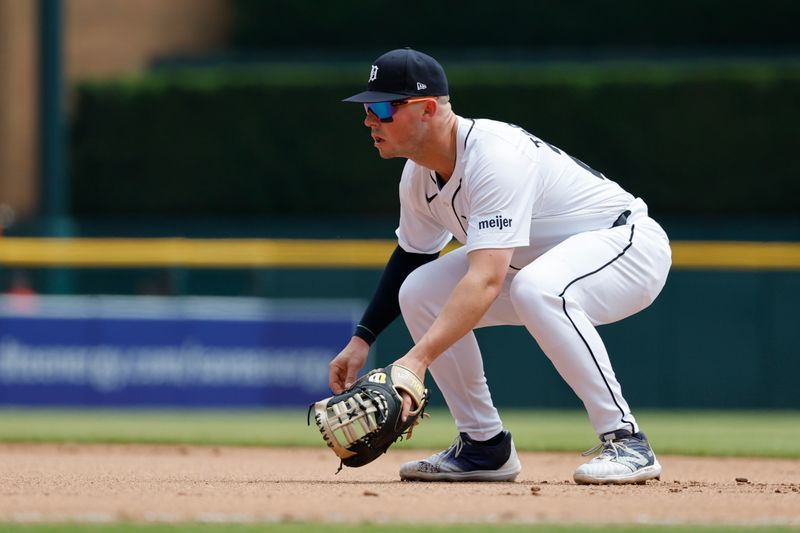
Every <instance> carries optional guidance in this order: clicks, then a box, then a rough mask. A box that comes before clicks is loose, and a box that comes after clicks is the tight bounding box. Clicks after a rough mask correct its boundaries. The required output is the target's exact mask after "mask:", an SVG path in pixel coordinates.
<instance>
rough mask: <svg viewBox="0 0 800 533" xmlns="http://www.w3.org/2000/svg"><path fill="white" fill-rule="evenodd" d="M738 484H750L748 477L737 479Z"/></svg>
mask: <svg viewBox="0 0 800 533" xmlns="http://www.w3.org/2000/svg"><path fill="white" fill-rule="evenodd" d="M736 483H750V481H748V479H747V478H746V477H737V478H736Z"/></svg>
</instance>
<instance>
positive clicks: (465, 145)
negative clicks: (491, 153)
mask: <svg viewBox="0 0 800 533" xmlns="http://www.w3.org/2000/svg"><path fill="white" fill-rule="evenodd" d="M470 120H471V121H472V126H470V127H469V131H468V132H467V136H466V137H464V150H466V149H467V139H469V134H470V133H472V128H474V127H475V119H474V118H471V119H470Z"/></svg>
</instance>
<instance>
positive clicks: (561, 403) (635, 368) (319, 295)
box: [0, 239, 800, 409]
mask: <svg viewBox="0 0 800 533" xmlns="http://www.w3.org/2000/svg"><path fill="white" fill-rule="evenodd" d="M15 243H17V244H25V243H24V242H20V241H17V240H15V239H4V240H0V264H4V265H6V266H7V267H13V268H21V266H22V265H25V264H28V265H29V266H30V265H31V264H34V266H36V268H33V269H31V270H29V271H30V272H31V273H33V275H34V277H41V278H48V279H49V278H54V279H55V281H56V282H59V283H60V282H65V283H67V284H68V285H69V286H70V287H72V288H73V289H74V290H75V292H78V293H83V294H102V293H108V292H113V291H120V290H125V291H127V292H128V293H129V294H131V295H134V294H135V293H136V292H140V291H141V290H142V289H147V290H148V291H149V290H156V291H163V292H168V293H171V294H184V295H192V294H195V295H196V294H205V295H214V296H225V297H231V296H239V297H241V296H244V295H248V296H253V295H255V296H258V297H261V298H263V299H265V300H267V301H271V302H285V301H290V300H294V301H301V302H310V301H313V300H319V299H325V300H338V301H342V300H347V301H351V300H353V299H355V300H357V301H360V302H361V303H360V305H363V304H364V303H365V302H366V301H367V300H368V299H369V298H370V296H371V294H372V291H373V288H374V287H375V285H376V283H377V281H378V278H379V276H380V271H381V269H380V265H381V264H382V261H385V258H386V256H388V253H389V252H390V251H391V249H392V247H393V245H392V244H391V243H390V242H388V241H387V242H382V241H378V242H371V243H369V242H367V244H365V245H364V247H359V246H356V247H355V248H353V249H352V250H351V251H350V253H349V254H343V255H342V257H341V260H342V262H341V263H339V264H338V266H332V264H334V263H335V261H337V260H338V259H337V257H339V256H337V255H335V254H333V253H331V254H329V255H327V260H328V262H329V263H328V264H325V263H324V262H322V263H320V262H319V256H320V255H323V256H325V254H319V253H317V254H311V255H308V254H306V252H307V250H306V252H304V248H303V243H302V242H293V243H292V246H286V247H283V246H278V247H277V248H271V246H272V245H273V244H275V243H274V242H272V244H270V241H256V242H249V243H248V242H241V241H240V242H236V241H212V242H211V243H210V244H209V243H205V242H200V243H196V242H195V244H199V248H200V250H194V251H192V249H191V247H190V249H188V250H187V249H184V250H181V243H183V245H187V244H192V243H191V242H189V243H187V242H186V241H184V240H168V241H167V242H166V243H164V241H160V240H157V239H156V240H153V241H152V242H147V241H145V242H142V241H133V243H131V246H136V245H137V244H136V243H138V245H142V247H141V248H139V250H140V254H138V255H137V254H132V255H133V256H134V259H135V258H137V257H138V258H139V259H140V260H142V261H143V262H142V263H141V264H138V265H137V266H135V267H134V266H130V265H129V266H127V267H126V266H125V263H124V258H125V254H124V253H121V252H120V251H119V250H117V249H116V248H115V243H114V241H101V246H99V248H98V247H97V244H98V243H97V242H94V243H88V244H93V245H94V246H95V247H94V248H93V249H95V250H97V249H99V255H98V257H96V258H94V261H95V262H101V260H102V259H103V257H104V255H105V257H106V259H105V263H102V265H100V266H98V265H95V266H94V267H91V261H88V262H84V264H81V261H82V260H81V257H83V259H84V260H85V259H86V256H85V255H86V254H89V251H86V250H84V252H83V254H84V255H83V256H82V255H81V253H78V252H76V250H77V249H79V248H80V247H70V246H68V243H67V241H57V242H56V243H55V244H56V245H57V246H56V247H55V248H49V249H48V248H46V247H44V245H46V244H47V243H46V242H44V241H42V242H39V243H38V244H41V245H42V246H39V247H37V246H33V248H30V249H27V252H26V253H27V254H28V255H25V254H24V253H23V251H24V250H25V247H24V246H23V247H20V248H17V249H16V251H15V247H14V246H13V245H14V244H15ZM159 243H160V244H159ZM170 243H171V244H170ZM214 243H216V244H215V245H216V246H218V248H215V247H214ZM305 244H306V245H307V246H310V248H312V249H316V250H317V251H318V252H319V250H320V248H319V247H317V246H316V245H308V243H305ZM338 244H339V245H341V244H342V243H341V242H339V243H338ZM160 245H165V246H166V249H167V250H171V251H172V252H171V253H172V255H170V254H169V253H166V252H165V253H163V254H162V258H161V261H162V264H161V265H160V266H159V265H157V264H155V259H152V260H151V262H150V263H147V262H146V261H145V260H147V259H148V258H152V256H153V251H154V250H158V249H159V246H160ZM228 246H230V247H228ZM59 247H61V251H60V252H59V251H58V250H59ZM253 247H255V248H253ZM370 247H374V249H373V248H370ZM698 248H699V250H700V253H699V254H698V255H692V254H691V253H689V251H690V250H692V249H694V250H695V252H697V249H698ZM42 250H45V251H47V253H43V252H42ZM148 250H149V251H148ZM369 250H372V251H369ZM673 251H674V255H673V258H674V263H673V270H672V272H671V273H670V276H669V279H668V281H667V284H666V286H665V288H664V291H663V293H662V294H661V296H660V297H659V298H658V299H657V300H656V302H655V303H654V304H653V305H652V306H651V307H650V308H649V309H647V310H645V311H643V312H642V313H640V314H638V315H636V316H634V317H631V318H629V319H627V320H625V321H622V322H620V323H617V324H612V325H608V326H603V327H601V328H600V333H601V335H602V336H603V337H604V339H605V340H606V343H607V346H608V349H609V352H610V353H611V357H612V361H613V363H614V366H615V370H616V372H617V374H618V375H619V377H620V379H621V382H622V385H623V389H624V391H625V394H626V396H627V398H628V399H629V401H630V402H631V404H632V405H634V406H637V407H660V408H684V407H703V408H753V409H760V408H795V409H796V408H800V394H798V392H797V391H798V387H797V385H796V379H797V378H796V376H797V375H800V348H798V347H799V346H800V331H799V330H798V328H797V327H796V324H797V318H798V312H797V308H796V302H797V301H800V254H798V244H797V243H749V244H748V243H707V244H706V245H705V246H704V245H703V244H702V243H699V242H696V241H695V242H674V243H673ZM201 252H203V253H201ZM712 252H713V253H712ZM723 252H724V253H723ZM60 253H61V254H66V255H63V256H61V255H59V254H60ZM195 253H197V254H198V257H195V255H194V254H195ZM15 254H16V255H15ZM37 254H38V255H37ZM69 254H72V255H71V256H70V255H69ZM237 254H241V255H237ZM156 255H157V254H156ZM379 256H380V257H379ZM37 257H38V258H39V259H38V261H39V263H36V261H37V259H36V258H37ZM70 257H71V258H72V259H70ZM170 257H172V259H171V260H169V258H170ZM192 257H195V259H197V263H196V264H194V266H193V267H192V268H187V267H186V265H185V264H184V265H183V266H181V264H182V263H186V262H188V261H189V259H190V258H192ZM247 258H249V259H247ZM304 258H305V259H304ZM347 258H349V259H350V260H351V263H350V264H347V263H346V262H345V261H344V259H347ZM698 258H699V259H698ZM89 259H91V258H89ZM48 261H50V265H51V267H53V266H55V265H59V264H61V265H64V264H72V265H78V266H79V267H80V268H78V267H72V268H69V269H68V268H64V267H63V266H61V267H60V268H48V267H46V265H47V264H48ZM70 261H72V263H71V262H70ZM203 261H205V263H204V262H203ZM237 261H238V262H239V265H240V266H239V267H238V268H237V267H235V266H234V265H235V264H236V263H237ZM248 261H249V262H248ZM282 261H283V262H285V264H284V266H282V267H281V266H278V265H280V264H281V262H282ZM692 261H694V263H693V262H692ZM759 261H760V263H759ZM214 264H215V265H216V266H213V265H214ZM358 264H360V265H361V266H358ZM245 265H246V266H245ZM148 276H150V277H149V278H148ZM8 277H9V269H8V268H6V269H4V270H0V281H2V282H3V283H7V281H8ZM142 279H145V280H146V279H150V280H152V281H153V284H152V285H150V284H147V285H145V286H143V285H142ZM34 281H35V280H34ZM136 298H140V299H141V298H145V297H143V296H141V295H140V296H138V297H136ZM145 300H146V298H145ZM339 307H340V308H341V309H340V310H343V309H345V308H346V306H345V305H344V304H341V305H339ZM356 314H358V313H356ZM356 319H357V318H356ZM347 320H350V321H352V320H353V317H350V316H349V315H348V318H347ZM266 323H267V322H266V321H265V324H266ZM351 325H352V322H348V323H347V324H346V327H344V329H343V330H340V331H339V337H337V338H336V339H333V341H332V342H328V344H327V348H326V349H327V352H326V353H327V357H329V358H330V357H333V356H334V355H335V353H336V351H337V349H338V347H337V346H335V345H337V344H343V343H344V342H345V340H346V339H347V337H348V335H349V329H348V327H349V326H351ZM264 327H267V326H266V325H265V326H264ZM4 328H6V329H4ZM7 328H8V325H7V324H6V323H3V322H0V337H2V336H3V335H5V334H7ZM38 331H39V333H37V334H41V335H44V334H45V333H44V332H46V331H48V329H47V328H39V330H38ZM304 331H305V332H306V333H305V334H307V335H308V336H309V338H313V337H315V336H317V335H319V334H321V330H320V329H318V327H317V326H315V325H314V324H311V325H310V326H309V327H308V328H306V329H305V330H304ZM305 334H304V335H305ZM149 335H150V334H148V333H147V332H146V331H142V333H140V336H141V337H147V336H149ZM478 337H479V339H480V341H481V343H482V346H483V348H484V356H485V357H484V359H485V362H486V372H487V375H488V378H489V381H490V384H492V385H493V387H492V389H493V391H494V396H495V400H496V402H497V404H498V405H503V406H527V407H575V406H578V405H579V404H578V403H577V400H576V399H575V397H574V395H573V394H572V392H571V391H570V390H569V389H568V388H567V387H566V386H565V385H564V384H563V383H562V381H561V380H560V378H559V377H558V376H557V375H556V373H555V371H554V370H553V368H552V365H551V364H550V363H549V361H548V360H547V359H546V357H545V356H544V355H543V354H542V353H541V351H540V350H539V349H538V347H537V346H536V344H535V343H534V341H533V340H532V339H531V338H530V337H529V336H528V335H527V333H526V332H525V331H524V330H523V329H522V328H512V327H500V328H491V329H487V330H481V331H479V332H478ZM337 340H338V342H337ZM103 342H106V341H103ZM111 342H112V344H113V343H115V342H118V341H114V340H113V339H112V341H111ZM175 342H176V343H178V341H175ZM234 344H235V342H234ZM410 346H411V339H410V338H409V336H408V333H407V332H406V330H405V327H404V324H403V323H402V321H401V320H398V321H396V322H395V323H394V324H393V325H392V326H391V327H390V328H389V329H388V330H387V331H386V332H385V333H384V334H383V335H382V336H381V337H380V339H379V341H378V343H377V344H376V346H375V350H374V357H375V361H376V364H377V365H385V364H388V363H390V362H392V361H393V360H394V359H395V358H397V357H399V356H400V355H402V354H403V353H404V352H405V351H406V350H407V349H408V348H410ZM317 369H318V370H317V371H318V372H320V373H322V374H325V372H326V370H325V368H324V364H322V365H318V367H317ZM429 381H430V380H429ZM430 384H431V385H432V383H430ZM318 392H319V394H322V392H323V391H322V390H320V391H318ZM435 403H441V397H440V396H439V395H438V393H436V394H435Z"/></svg>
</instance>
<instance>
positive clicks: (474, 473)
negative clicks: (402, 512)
mask: <svg viewBox="0 0 800 533" xmlns="http://www.w3.org/2000/svg"><path fill="white" fill-rule="evenodd" d="M521 470H522V465H521V464H520V462H519V457H517V450H516V448H515V447H514V441H513V440H512V439H511V433H509V432H508V431H503V433H502V439H501V440H500V442H499V443H497V444H494V445H489V444H484V443H478V442H475V441H473V440H472V439H470V438H469V436H468V435H467V434H466V433H461V434H459V436H458V437H456V439H455V440H454V441H453V444H451V445H450V447H449V448H447V449H446V450H444V451H441V452H439V453H435V454H433V455H431V456H430V457H428V458H427V459H423V460H421V461H411V462H409V463H405V464H404V465H403V466H401V467H400V479H402V480H403V481H514V479H515V478H516V477H517V475H518V474H519V473H520V471H521Z"/></svg>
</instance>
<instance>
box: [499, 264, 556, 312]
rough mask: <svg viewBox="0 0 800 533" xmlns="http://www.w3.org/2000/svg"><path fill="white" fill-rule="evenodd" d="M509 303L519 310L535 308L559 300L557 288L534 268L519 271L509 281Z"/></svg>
mask: <svg viewBox="0 0 800 533" xmlns="http://www.w3.org/2000/svg"><path fill="white" fill-rule="evenodd" d="M510 297H511V303H512V304H513V305H514V307H515V308H516V309H517V310H518V311H519V310H522V309H526V310H536V309H537V308H540V307H542V306H546V305H552V304H553V303H554V302H558V301H559V296H558V288H557V287H556V286H555V285H554V283H552V281H551V280H549V279H548V276H546V275H544V274H543V273H541V272H539V271H537V270H535V269H530V270H528V269H526V270H523V271H521V272H519V273H518V274H517V275H516V276H515V277H514V280H513V281H512V282H511V289H510Z"/></svg>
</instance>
